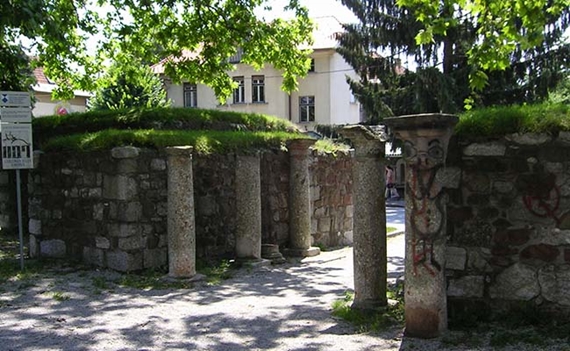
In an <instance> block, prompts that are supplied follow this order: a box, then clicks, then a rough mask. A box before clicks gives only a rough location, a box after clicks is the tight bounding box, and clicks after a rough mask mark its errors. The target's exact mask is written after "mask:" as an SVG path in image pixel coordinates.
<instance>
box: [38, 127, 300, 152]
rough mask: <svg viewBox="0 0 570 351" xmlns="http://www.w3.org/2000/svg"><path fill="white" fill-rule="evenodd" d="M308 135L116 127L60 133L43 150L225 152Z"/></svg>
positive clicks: (270, 145)
mask: <svg viewBox="0 0 570 351" xmlns="http://www.w3.org/2000/svg"><path fill="white" fill-rule="evenodd" d="M306 137H307V136H305V135H303V134H297V133H287V132H232V131H196V130H192V131H183V130H153V129H147V130H118V129H107V130H102V131H99V132H94V133H83V134H73V135H67V136H59V137H55V138H53V139H50V140H48V141H46V142H45V143H44V145H43V150H45V151H74V152H87V151H96V150H106V149H110V148H113V147H116V146H126V145H134V146H140V147H153V148H163V147H167V146H177V145H190V146H193V147H194V151H195V152H196V153H198V154H202V155H208V154H213V153H227V152H232V151H238V150H248V149H249V150H251V149H264V148H271V147H274V148H279V147H282V146H283V143H284V142H285V141H287V140H290V139H299V138H306Z"/></svg>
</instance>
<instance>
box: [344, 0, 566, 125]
mask: <svg viewBox="0 0 570 351" xmlns="http://www.w3.org/2000/svg"><path fill="white" fill-rule="evenodd" d="M342 2H343V4H345V5H346V6H347V7H348V8H349V9H351V10H352V11H353V12H354V13H355V15H356V17H357V18H358V19H359V23H355V24H347V25H345V33H342V34H340V35H339V42H340V48H339V49H338V51H339V52H340V53H341V55H342V56H343V57H344V58H345V59H346V60H347V62H349V63H350V64H351V65H352V66H353V67H354V68H355V70H356V71H357V73H358V74H359V76H360V80H359V81H354V80H352V81H350V80H349V84H350V85H351V88H352V90H353V92H354V93H355V95H356V96H357V97H358V98H359V100H360V102H361V103H362V105H363V107H364V109H365V111H366V112H367V114H368V116H369V119H370V120H371V121H373V122H374V121H377V120H378V119H381V118H383V117H385V116H390V115H404V114H410V113H424V112H447V113H457V112H459V111H461V110H462V109H463V108H464V106H465V102H466V101H467V102H468V104H469V105H475V106H489V105H496V104H512V103H523V102H533V101H537V100H541V99H544V98H546V97H547V96H548V91H549V90H550V89H552V88H553V87H554V86H555V85H556V84H557V82H558V81H559V80H560V79H562V77H563V76H564V70H565V67H568V65H569V63H570V62H569V60H570V55H568V53H570V46H569V45H568V44H563V43H561V41H560V38H561V35H562V33H563V31H564V28H567V26H568V23H567V21H566V20H565V18H566V17H565V16H567V15H568V14H567V12H568V10H566V11H565V12H564V11H563V12H562V14H561V15H560V16H559V17H557V18H554V17H553V18H551V20H550V22H549V23H550V24H551V26H550V27H549V29H548V31H547V32H545V33H546V34H545V36H544V40H543V41H542V42H540V43H538V44H536V45H535V46H532V47H531V46H526V45H518V46H517V47H516V48H515V49H514V50H513V51H512V52H511V53H510V55H508V60H507V63H506V64H504V65H503V66H501V69H502V70H496V69H497V67H494V66H491V65H483V64H478V63H476V61H474V56H472V54H471V53H472V50H473V48H474V47H477V46H478V45H479V43H480V41H481V40H482V39H481V38H482V34H481V33H480V27H479V25H478V23H477V21H475V20H474V18H473V16H470V15H465V14H464V13H462V12H461V11H459V10H458V7H457V6H456V5H455V4H454V3H452V2H450V1H448V0H443V1H435V2H434V1H430V4H431V5H430V6H432V7H433V6H435V7H437V8H438V11H439V12H438V13H439V16H440V17H441V18H451V19H453V21H451V20H450V23H452V24H453V26H451V25H449V26H448V27H447V30H445V31H436V30H435V29H430V27H428V26H427V25H426V24H425V23H424V17H422V16H423V15H422V14H421V12H419V11H414V10H410V9H409V8H406V7H401V6H398V5H399V4H400V1H398V0H342ZM555 28H556V29H555ZM418 33H419V34H418ZM426 35H429V40H423V39H425V38H424V37H425V36H426ZM419 39H422V40H419ZM400 59H403V60H404V61H406V62H411V64H410V66H411V67H412V69H413V71H408V70H405V69H403V68H402V67H400V66H399V64H398V62H399V60H400ZM481 62H482V61H481ZM477 79H479V80H480V81H478V82H475V81H476V80H477ZM481 81H484V82H485V83H483V85H482V86H481V85H480V82H481ZM474 83H477V84H476V86H477V88H478V90H477V91H476V92H474V91H473V88H474V86H475V85H474Z"/></svg>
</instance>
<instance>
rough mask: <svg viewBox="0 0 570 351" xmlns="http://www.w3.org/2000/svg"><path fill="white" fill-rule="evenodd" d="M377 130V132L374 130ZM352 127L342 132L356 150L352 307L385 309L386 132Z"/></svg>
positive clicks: (353, 178)
mask: <svg viewBox="0 0 570 351" xmlns="http://www.w3.org/2000/svg"><path fill="white" fill-rule="evenodd" d="M374 129H377V130H374ZM374 129H372V128H371V127H364V126H362V125H353V126H348V127H345V128H343V129H342V130H341V131H340V133H341V134H342V136H344V137H346V138H348V139H350V141H351V142H352V145H353V147H354V164H353V168H352V198H353V205H354V215H353V235H354V292H355V294H354V302H353V304H352V308H355V309H362V310H370V309H374V308H377V307H380V306H386V302H387V300H386V280H387V277H388V272H387V257H386V256H387V255H386V202H385V198H384V193H385V188H386V182H385V179H384V172H385V170H384V167H385V158H384V157H385V155H384V153H385V146H384V145H385V143H384V142H385V140H386V135H385V133H384V131H383V129H380V128H378V127H376V126H375V127H374Z"/></svg>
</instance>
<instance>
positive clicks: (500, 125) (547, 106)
mask: <svg viewBox="0 0 570 351" xmlns="http://www.w3.org/2000/svg"><path fill="white" fill-rule="evenodd" d="M560 131H570V106H569V105H565V104H553V103H542V104H535V105H521V106H501V107H489V108H483V109H476V110H472V111H468V112H465V113H463V114H461V115H460V116H459V123H458V124H457V126H456V127H455V132H456V134H457V135H459V136H469V137H496V136H502V135H505V134H512V133H550V134H557V133H558V132H560Z"/></svg>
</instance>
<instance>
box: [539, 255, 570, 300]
mask: <svg viewBox="0 0 570 351" xmlns="http://www.w3.org/2000/svg"><path fill="white" fill-rule="evenodd" d="M538 281H539V283H540V286H541V288H542V296H543V297H544V299H546V300H548V301H550V302H554V303H558V304H561V305H564V306H570V294H568V292H569V291H570V267H569V266H567V265H565V266H554V265H546V266H544V267H542V268H541V269H540V270H539V271H538Z"/></svg>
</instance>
